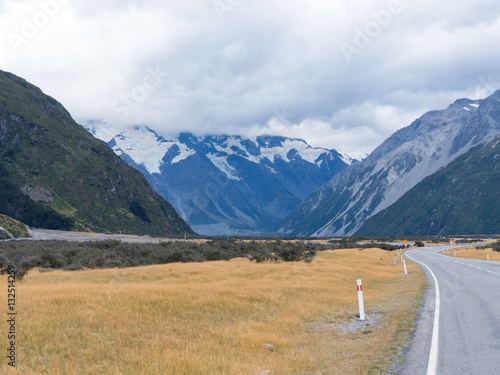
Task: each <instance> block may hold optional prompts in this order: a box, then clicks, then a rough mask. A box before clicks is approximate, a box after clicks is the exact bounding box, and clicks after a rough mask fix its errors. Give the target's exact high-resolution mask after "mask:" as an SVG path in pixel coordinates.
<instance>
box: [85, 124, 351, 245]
mask: <svg viewBox="0 0 500 375" xmlns="http://www.w3.org/2000/svg"><path fill="white" fill-rule="evenodd" d="M87 129H88V130H89V131H90V132H92V133H93V134H94V135H95V136H97V137H99V138H101V139H103V140H105V141H107V142H108V145H109V146H110V147H111V148H112V149H113V150H114V151H115V152H116V153H117V154H118V155H120V157H121V158H122V159H123V160H124V161H126V162H127V163H129V164H130V165H131V166H133V167H135V168H137V169H139V170H140V171H141V172H142V173H143V174H144V175H145V176H146V178H147V179H148V181H149V182H150V183H151V185H152V186H153V187H154V189H155V190H156V191H157V192H158V193H159V194H160V195H162V196H163V197H164V198H165V199H167V200H168V201H169V202H170V203H171V204H172V205H173V206H174V207H175V208H176V210H177V212H178V213H179V214H180V215H181V216H182V217H183V218H184V219H185V220H186V221H187V222H188V223H189V224H190V225H191V226H192V228H193V229H194V230H195V231H196V232H197V233H200V234H205V235H221V234H224V235H225V234H239V235H256V234H261V235H265V234H271V233H272V232H273V230H275V229H276V227H277V226H278V225H279V223H280V222H281V221H282V220H283V219H284V218H285V217H287V216H288V215H289V214H290V213H291V212H292V211H293V210H294V209H295V207H296V206H297V205H298V204H299V203H300V202H302V201H303V200H304V199H306V198H307V197H308V196H309V195H310V194H311V193H312V192H314V191H316V190H317V189H318V188H320V187H321V186H322V185H323V184H325V183H326V182H327V181H329V180H330V179H331V178H332V177H333V176H334V175H336V174H337V173H339V172H340V171H342V170H343V169H345V168H346V167H347V166H349V165H351V164H352V163H354V162H355V160H353V159H351V158H349V157H348V156H346V155H342V154H340V153H338V152H337V151H335V150H328V149H323V148H313V147H311V146H309V145H308V144H307V143H306V142H305V141H303V140H300V139H291V138H286V137H278V136H259V137H254V138H247V137H241V136H227V135H217V136H216V135H208V136H203V137H200V136H195V135H193V134H190V133H182V134H180V135H178V136H175V137H168V138H167V139H166V138H164V137H161V136H159V135H158V134H157V133H156V132H155V131H154V130H151V129H149V128H148V127H145V126H142V127H135V128H133V129H129V130H126V131H123V132H120V133H119V134H117V135H115V136H113V137H112V138H111V139H110V137H109V136H106V135H105V133H104V132H103V130H104V131H107V132H109V130H108V129H100V128H99V127H98V126H95V125H88V126H87Z"/></svg>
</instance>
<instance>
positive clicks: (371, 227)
mask: <svg viewBox="0 0 500 375" xmlns="http://www.w3.org/2000/svg"><path fill="white" fill-rule="evenodd" d="M499 187H500V136H496V137H493V139H490V140H489V141H486V142H485V143H481V144H480V145H478V146H476V147H474V148H472V149H471V150H470V151H468V152H467V153H465V154H464V155H462V156H459V157H458V158H457V159H455V160H454V161H453V162H451V163H450V164H448V165H447V166H446V167H444V168H442V169H440V170H439V171H437V172H436V173H434V174H432V175H431V176H429V177H426V178H425V179H424V180H423V181H421V182H419V183H418V184H417V185H415V186H414V187H413V188H412V189H410V190H409V191H408V192H407V193H406V194H405V195H403V196H402V197H401V198H400V199H399V200H398V201H397V202H396V203H394V204H393V205H392V206H390V207H388V208H386V209H385V210H383V211H381V212H379V213H378V214H377V215H375V216H373V217H371V218H370V219H368V220H367V221H366V222H365V223H364V225H363V226H362V227H361V229H360V230H359V231H358V232H357V233H356V234H357V235H454V234H497V233H500V188H499Z"/></svg>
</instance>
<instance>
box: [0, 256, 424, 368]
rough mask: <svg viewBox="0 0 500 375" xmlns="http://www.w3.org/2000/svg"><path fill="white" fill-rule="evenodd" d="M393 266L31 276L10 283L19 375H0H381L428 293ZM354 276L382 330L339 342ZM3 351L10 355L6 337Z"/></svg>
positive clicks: (347, 263)
mask: <svg viewBox="0 0 500 375" xmlns="http://www.w3.org/2000/svg"><path fill="white" fill-rule="evenodd" d="M392 262H393V259H392V254H391V253H389V252H386V251H383V250H379V249H366V250H363V251H359V250H335V251H325V252H320V253H319V254H318V256H317V257H316V258H315V259H314V261H313V262H312V263H310V264H307V263H278V264H275V263H263V264H256V263H252V262H250V261H248V260H247V259H235V260H232V261H229V262H225V261H221V262H207V263H190V264H168V265H157V266H149V267H139V268H128V269H109V270H86V271H80V272H64V271H53V272H47V273H42V272H39V271H38V270H31V271H30V272H29V273H28V275H27V276H26V278H25V279H24V280H23V281H22V282H18V283H17V309H18V312H19V315H18V318H17V319H18V322H17V331H18V332H17V333H18V337H17V340H16V345H17V361H18V363H17V371H13V370H11V369H10V368H9V367H8V366H7V362H6V361H7V359H6V356H5V355H2V356H1V359H0V373H2V374H36V375H40V374H51V375H58V374H61V375H63V374H64V375H68V374H86V375H87V374H127V375H128V374H141V375H144V374H175V375H180V374H199V375H207V374H238V375H240V374H257V373H259V372H262V371H265V370H272V371H273V375H277V374H350V375H354V374H366V373H379V372H380V371H381V370H378V369H379V368H384V366H387V365H389V364H390V362H391V359H390V357H391V356H392V355H394V354H396V348H397V346H398V345H401V343H402V342H403V341H404V339H405V337H406V336H407V334H408V330H409V326H410V324H411V321H412V319H413V317H414V313H415V311H416V308H417V303H416V302H417V301H418V300H419V297H420V296H421V294H422V290H423V289H424V286H425V277H424V274H423V272H422V271H421V269H420V268H419V267H418V266H417V265H415V264H413V263H408V271H409V274H408V275H405V274H404V272H403V267H402V265H397V266H391V265H390V264H391V263H392ZM358 278H361V279H363V290H364V297H365V309H366V312H367V314H368V315H370V313H371V312H378V313H382V314H383V319H382V323H385V324H384V325H382V326H381V327H378V328H375V327H372V326H369V327H367V328H366V329H364V330H363V331H362V330H358V331H354V332H347V333H344V332H343V331H341V330H339V329H337V328H336V326H337V325H339V324H343V323H348V322H349V321H350V320H351V319H352V318H354V317H355V315H356V314H357V313H358V302H357V292H356V279H358ZM1 282H3V283H4V285H5V288H4V293H1V300H0V304H1V306H0V312H1V313H2V315H3V317H4V318H5V317H6V310H7V301H6V298H7V296H6V294H7V292H6V290H7V278H6V277H5V276H3V277H2V278H1ZM2 321H4V323H3V330H0V332H2V331H3V332H6V331H7V330H8V327H7V322H6V318H5V319H2ZM0 342H1V343H2V345H1V346H2V348H7V347H8V346H7V334H6V333H5V334H3V335H2V336H1V338H0ZM263 343H268V344H272V345H274V349H273V350H269V349H267V348H266V347H264V346H263V345H262V344H263ZM5 352H6V350H4V353H5Z"/></svg>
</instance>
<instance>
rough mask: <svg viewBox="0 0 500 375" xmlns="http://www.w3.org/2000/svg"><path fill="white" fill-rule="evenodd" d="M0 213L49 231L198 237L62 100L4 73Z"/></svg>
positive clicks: (0, 118)
mask: <svg viewBox="0 0 500 375" xmlns="http://www.w3.org/2000/svg"><path fill="white" fill-rule="evenodd" d="M0 213H1V214H5V215H8V216H10V217H12V218H14V219H17V220H19V221H21V222H23V223H25V224H27V225H29V226H32V227H38V228H47V229H65V230H83V231H103V232H115V233H117V232H119V231H123V232H126V233H131V234H155V235H173V234H183V233H192V231H191V229H190V227H189V225H188V224H187V223H186V222H184V221H183V220H182V219H181V218H180V217H179V216H178V215H177V213H176V212H175V210H174V209H173V208H172V206H171V205H170V204H168V202H166V201H165V200H164V199H163V198H161V197H160V196H159V195H158V194H157V193H155V192H154V191H153V189H152V188H151V186H150V185H149V183H148V182H147V180H146V179H145V178H144V177H143V176H142V175H141V173H139V172H138V171H136V170H134V169H133V168H131V167H130V166H129V165H127V164H126V163H125V162H123V161H122V160H121V159H120V158H119V157H117V156H116V155H115V153H114V152H113V151H112V150H111V149H110V148H109V147H108V146H107V145H106V144H105V143H103V142H101V141H100V140H97V139H95V138H94V137H93V136H92V135H90V134H89V133H88V132H87V131H85V129H84V128H83V127H81V126H80V125H78V124H76V123H75V122H74V120H73V119H72V118H71V116H70V114H69V113H68V112H67V111H66V109H65V108H64V107H63V106H62V105H61V104H60V103H58V102H57V101H56V100H55V99H53V98H51V97H49V96H47V95H45V94H43V92H42V91H41V90H40V89H39V88H37V87H35V86H33V85H31V84H29V83H28V82H26V81H25V80H23V79H21V78H19V77H17V76H15V75H13V74H11V73H6V72H3V71H0Z"/></svg>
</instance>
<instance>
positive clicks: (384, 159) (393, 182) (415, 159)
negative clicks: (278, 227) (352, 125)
mask: <svg viewBox="0 0 500 375" xmlns="http://www.w3.org/2000/svg"><path fill="white" fill-rule="evenodd" d="M497 134H500V91H497V92H496V93H495V94H493V95H492V96H490V97H488V98H486V99H484V100H469V99H460V100H457V101H456V102H455V103H454V104H452V105H450V106H449V107H448V108H447V109H446V110H441V111H432V112H429V113H427V114H425V115H424V116H422V117H421V118H420V119H418V120H416V121H415V122H413V123H412V124H411V125H410V126H408V127H406V128H403V129H401V130H399V131H398V132H396V133H395V134H393V135H392V136H391V137H390V138H388V139H387V140H386V141H385V142H384V143H383V144H382V145H381V146H379V147H378V148H377V149H376V150H375V151H373V153H372V154H371V155H370V156H369V157H367V158H366V159H364V160H363V161H362V162H360V163H356V164H354V165H352V166H350V167H349V168H346V169H345V170H344V171H343V172H341V173H339V174H338V175H336V176H335V177H334V178H333V179H332V180H331V181H329V182H328V183H327V184H326V185H325V186H324V187H322V188H321V189H320V190H319V191H317V192H316V193H315V194H313V195H312V196H311V197H310V198H308V199H307V200H306V201H304V202H303V203H301V204H300V205H299V206H298V207H297V209H296V211H295V212H294V213H293V214H291V215H290V217H289V218H288V219H287V220H286V221H285V223H284V225H283V231H284V232H285V233H287V234H296V235H299V234H300V235H314V236H332V235H335V236H338V235H352V234H354V233H356V231H358V230H359V229H360V228H361V227H362V225H363V223H364V222H365V221H366V220H367V219H368V218H370V217H372V216H374V215H376V214H377V213H379V212H381V211H382V210H384V209H386V208H388V207H390V206H391V205H393V204H394V203H395V202H397V201H398V200H399V199H400V198H401V197H402V196H403V195H404V194H405V193H406V192H407V191H408V190H410V189H411V188H412V187H413V186H415V185H416V184H417V183H419V182H420V181H422V180H423V179H424V178H425V177H427V176H430V175H432V174H434V173H435V172H436V171H438V170H439V169H440V168H442V167H444V166H446V165H448V164H449V163H450V162H452V161H453V160H455V159H456V158H457V157H459V156H460V155H462V154H464V153H465V152H467V151H469V150H470V149H471V148H472V147H473V146H475V145H478V144H479V143H481V142H483V141H485V140H488V139H490V138H491V137H493V136H495V135H497Z"/></svg>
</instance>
